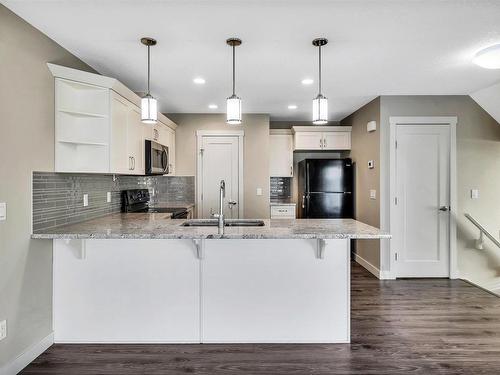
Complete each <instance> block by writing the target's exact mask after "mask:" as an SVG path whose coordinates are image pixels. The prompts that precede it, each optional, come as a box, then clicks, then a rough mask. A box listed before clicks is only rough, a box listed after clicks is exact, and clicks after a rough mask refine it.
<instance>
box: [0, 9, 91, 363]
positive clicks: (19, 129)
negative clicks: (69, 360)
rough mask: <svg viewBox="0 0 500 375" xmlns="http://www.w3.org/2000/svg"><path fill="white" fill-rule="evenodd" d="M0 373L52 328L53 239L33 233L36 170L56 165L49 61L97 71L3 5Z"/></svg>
mask: <svg viewBox="0 0 500 375" xmlns="http://www.w3.org/2000/svg"><path fill="white" fill-rule="evenodd" d="M0 51H1V53H0V82H1V84H0V202H7V220H6V221H1V222H0V320H4V319H7V333H8V335H7V338H6V339H4V340H2V341H0V372H2V370H3V369H4V368H5V367H4V366H5V365H7V364H9V363H12V362H13V361H14V360H15V359H16V358H17V357H19V356H20V355H21V354H23V353H24V352H26V351H27V350H28V349H29V348H30V347H31V346H32V345H36V344H38V343H39V342H41V340H42V339H44V338H45V337H47V336H48V335H50V334H51V332H52V241H43V240H30V233H31V172H32V171H33V170H45V171H53V170H54V77H52V75H51V74H50V72H49V70H48V68H47V65H46V63H47V62H52V63H56V64H60V65H65V66H69V67H73V68H78V69H83V70H88V71H93V70H92V68H90V67H89V66H88V65H86V64H84V63H83V62H82V61H80V60H79V59H77V58H76V57H75V56H73V55H71V54H70V53H69V52H67V51H66V50H65V49H63V48H62V47H61V46H59V45H58V44H56V43H55V42H54V41H52V40H51V39H49V38H48V37H47V36H45V35H44V34H42V33H41V32H39V31H38V30H36V29H35V28H33V27H32V26H31V25H29V24H28V23H26V22H25V21H24V20H22V19H21V18H19V17H18V16H17V15H15V14H14V13H12V12H11V11H10V10H8V9H7V8H5V7H4V6H3V5H0Z"/></svg>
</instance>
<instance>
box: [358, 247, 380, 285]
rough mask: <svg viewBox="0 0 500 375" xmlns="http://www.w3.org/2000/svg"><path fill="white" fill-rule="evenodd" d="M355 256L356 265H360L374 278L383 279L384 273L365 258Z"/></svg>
mask: <svg viewBox="0 0 500 375" xmlns="http://www.w3.org/2000/svg"><path fill="white" fill-rule="evenodd" d="M353 254H354V260H355V261H356V263H358V264H359V265H360V266H361V267H363V268H364V269H366V270H367V271H368V272H370V273H371V274H372V275H373V276H375V277H376V278H377V279H382V277H381V276H382V271H380V269H379V268H378V267H376V266H374V265H373V264H371V263H370V262H369V261H367V260H366V259H365V258H363V257H361V256H359V255H358V254H356V253H353Z"/></svg>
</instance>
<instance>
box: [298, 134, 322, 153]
mask: <svg viewBox="0 0 500 375" xmlns="http://www.w3.org/2000/svg"><path fill="white" fill-rule="evenodd" d="M322 137H323V135H322V133H320V132H298V133H295V150H321V149H322V148H321V144H322Z"/></svg>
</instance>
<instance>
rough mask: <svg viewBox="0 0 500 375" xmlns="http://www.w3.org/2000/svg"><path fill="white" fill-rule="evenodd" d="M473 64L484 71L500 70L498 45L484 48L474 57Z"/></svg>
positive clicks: (499, 48)
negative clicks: (484, 69)
mask: <svg viewBox="0 0 500 375" xmlns="http://www.w3.org/2000/svg"><path fill="white" fill-rule="evenodd" d="M472 62H474V64H476V65H479V66H480V67H482V68H486V69H500V44H494V45H492V46H490V47H488V48H484V49H482V50H481V51H479V52H478V53H476V55H475V56H474V59H473V60H472Z"/></svg>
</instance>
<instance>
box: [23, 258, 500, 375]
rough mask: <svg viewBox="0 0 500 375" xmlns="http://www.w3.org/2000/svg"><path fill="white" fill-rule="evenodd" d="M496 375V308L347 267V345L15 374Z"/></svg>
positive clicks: (446, 285)
mask: <svg viewBox="0 0 500 375" xmlns="http://www.w3.org/2000/svg"><path fill="white" fill-rule="evenodd" d="M185 373H194V374H240V373H241V374H287V375H289V374H329V375H330V374H384V375H388V374H426V375H429V374H500V298H497V297H495V296H492V295H490V294H488V293H486V292H484V291H482V290H480V289H478V288H475V287H473V286H471V285H469V284H467V283H465V282H462V281H458V280H457V281H450V280H442V279H441V280H431V279H426V280H397V281H379V280H377V279H376V278H374V277H373V276H371V275H370V274H369V273H368V272H367V271H365V270H364V269H363V268H361V267H360V266H358V265H353V267H352V343H351V344H350V345H346V344H334V345H317V344H313V345H281V344H276V345H249V344H247V345H54V346H52V347H51V348H50V349H49V350H47V351H46V352H45V353H44V354H42V355H41V356H40V357H39V358H37V359H36V360H35V361H34V362H33V363H32V364H31V365H30V366H29V367H27V368H26V369H25V370H24V371H23V372H22V374H25V375H28V374H64V375H70V374H82V375H83V374H123V375H126V374H185Z"/></svg>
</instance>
